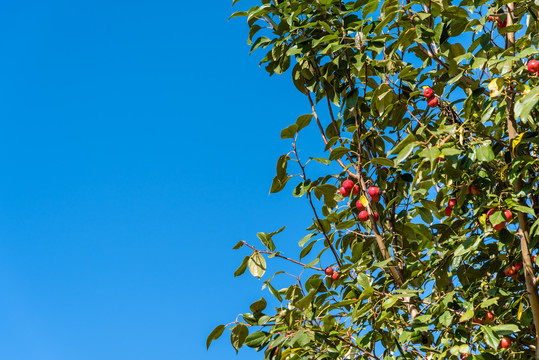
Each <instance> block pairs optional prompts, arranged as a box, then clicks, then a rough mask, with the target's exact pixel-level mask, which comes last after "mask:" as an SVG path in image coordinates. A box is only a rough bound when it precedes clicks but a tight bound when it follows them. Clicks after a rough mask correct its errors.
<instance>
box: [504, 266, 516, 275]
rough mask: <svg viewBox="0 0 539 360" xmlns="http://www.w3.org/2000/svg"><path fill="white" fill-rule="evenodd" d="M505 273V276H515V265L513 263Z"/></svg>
mask: <svg viewBox="0 0 539 360" xmlns="http://www.w3.org/2000/svg"><path fill="white" fill-rule="evenodd" d="M503 273H504V274H505V276H513V275H515V267H514V266H513V265H511V266H509V267H508V268H507V269H505V270H504V271H503Z"/></svg>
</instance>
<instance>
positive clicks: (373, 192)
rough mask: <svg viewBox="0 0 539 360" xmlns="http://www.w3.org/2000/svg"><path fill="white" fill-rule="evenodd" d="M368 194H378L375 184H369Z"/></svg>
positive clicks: (378, 190)
mask: <svg viewBox="0 0 539 360" xmlns="http://www.w3.org/2000/svg"><path fill="white" fill-rule="evenodd" d="M368 192H369V195H370V196H378V195H380V189H379V188H377V187H376V186H371V187H370V188H369V190H368Z"/></svg>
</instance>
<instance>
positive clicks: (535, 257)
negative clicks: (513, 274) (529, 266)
mask: <svg viewBox="0 0 539 360" xmlns="http://www.w3.org/2000/svg"><path fill="white" fill-rule="evenodd" d="M535 259H537V255H533V256H532V263H534V264H535Z"/></svg>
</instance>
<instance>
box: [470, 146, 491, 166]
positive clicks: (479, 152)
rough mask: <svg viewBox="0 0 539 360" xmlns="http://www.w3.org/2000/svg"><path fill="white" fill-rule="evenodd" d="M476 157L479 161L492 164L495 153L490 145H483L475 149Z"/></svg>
mask: <svg viewBox="0 0 539 360" xmlns="http://www.w3.org/2000/svg"><path fill="white" fill-rule="evenodd" d="M475 155H476V157H477V160H478V161H484V162H491V161H492V160H494V157H495V156H494V151H492V147H490V145H483V146H480V147H479V148H477V149H475Z"/></svg>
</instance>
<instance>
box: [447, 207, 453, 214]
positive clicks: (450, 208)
mask: <svg viewBox="0 0 539 360" xmlns="http://www.w3.org/2000/svg"><path fill="white" fill-rule="evenodd" d="M452 211H453V208H452V207H451V206H448V207H446V208H445V216H451V212H452Z"/></svg>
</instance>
